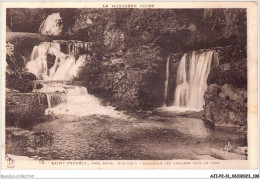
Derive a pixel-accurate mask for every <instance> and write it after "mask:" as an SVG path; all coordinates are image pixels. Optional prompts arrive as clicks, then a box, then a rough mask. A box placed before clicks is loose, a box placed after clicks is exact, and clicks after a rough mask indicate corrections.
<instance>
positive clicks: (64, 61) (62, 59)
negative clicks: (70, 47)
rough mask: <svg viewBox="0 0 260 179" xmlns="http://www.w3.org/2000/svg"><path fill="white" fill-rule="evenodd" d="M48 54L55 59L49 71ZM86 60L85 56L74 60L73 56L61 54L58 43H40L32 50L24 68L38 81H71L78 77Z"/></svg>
mask: <svg viewBox="0 0 260 179" xmlns="http://www.w3.org/2000/svg"><path fill="white" fill-rule="evenodd" d="M48 54H50V55H54V56H55V57H56V59H55V62H54V65H53V66H52V67H51V68H50V69H48V68H47V55H48ZM86 58H87V55H81V56H80V57H79V59H78V60H76V59H75V57H74V56H72V55H66V54H65V53H63V52H61V48H60V44H59V43H57V42H42V43H41V44H40V45H39V46H35V47H34V48H33V51H32V54H31V60H30V61H29V62H28V63H27V64H26V68H27V69H28V71H29V72H31V73H33V74H35V75H36V77H37V79H40V80H71V79H72V78H74V77H76V76H77V75H78V71H79V69H80V68H81V67H82V66H83V65H84V64H85V60H86Z"/></svg>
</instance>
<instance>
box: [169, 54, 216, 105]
mask: <svg viewBox="0 0 260 179" xmlns="http://www.w3.org/2000/svg"><path fill="white" fill-rule="evenodd" d="M212 57H213V51H208V52H203V53H195V52H192V55H191V57H190V59H188V60H189V61H187V54H184V55H183V57H182V58H181V61H180V64H179V67H178V71H177V80H176V85H177V86H176V89H175V94H174V104H173V105H174V106H175V107H186V108H191V109H202V108H203V105H204V98H203V97H204V93H205V91H206V90H207V78H208V75H209V72H210V69H211V66H212ZM214 64H215V63H214ZM186 65H187V66H186ZM187 69H188V70H187Z"/></svg>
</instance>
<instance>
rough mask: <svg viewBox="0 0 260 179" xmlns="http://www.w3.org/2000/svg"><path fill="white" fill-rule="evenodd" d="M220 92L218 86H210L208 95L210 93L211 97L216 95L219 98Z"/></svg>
mask: <svg viewBox="0 0 260 179" xmlns="http://www.w3.org/2000/svg"><path fill="white" fill-rule="evenodd" d="M219 92H220V89H219V86H218V85H217V84H212V85H210V86H208V88H207V93H209V94H210V95H214V96H217V95H218V94H219Z"/></svg>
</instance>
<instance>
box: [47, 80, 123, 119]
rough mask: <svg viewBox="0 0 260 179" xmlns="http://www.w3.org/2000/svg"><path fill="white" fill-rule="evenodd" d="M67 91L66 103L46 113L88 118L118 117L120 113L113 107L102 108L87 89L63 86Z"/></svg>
mask: <svg viewBox="0 0 260 179" xmlns="http://www.w3.org/2000/svg"><path fill="white" fill-rule="evenodd" d="M63 87H64V88H65V89H66V93H65V94H66V102H63V103H60V104H59V105H57V106H56V107H52V108H50V109H48V110H47V111H46V113H52V114H67V115H75V116H87V115H93V114H100V115H109V116H114V117H118V116H119V113H118V112H117V111H115V110H114V108H113V107H111V106H102V105H101V104H100V101H99V100H98V99H97V98H95V97H94V96H92V95H90V94H89V93H88V91H87V88H85V87H80V86H69V85H66V86H63Z"/></svg>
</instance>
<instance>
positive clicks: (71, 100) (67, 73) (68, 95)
mask: <svg viewBox="0 0 260 179" xmlns="http://www.w3.org/2000/svg"><path fill="white" fill-rule="evenodd" d="M81 47H87V45H85V44H80V43H78V44H77V43H76V44H75V43H74V42H73V43H69V44H68V46H67V49H68V53H70V54H75V53H78V52H79V50H80V48H81ZM48 54H50V55H54V56H55V62H54V64H53V65H52V66H51V67H50V69H48V68H47V60H48V59H47V55H48ZM86 59H87V55H81V56H80V57H79V58H78V60H76V59H75V56H73V55H67V54H65V53H63V52H61V48H60V43H57V42H43V43H41V44H40V45H38V46H35V47H34V48H33V51H32V54H31V60H30V61H29V62H28V63H27V65H26V67H27V69H28V70H29V71H30V72H31V73H33V74H35V75H36V77H37V78H38V79H40V80H43V82H41V83H43V88H41V89H40V91H39V92H41V93H45V94H46V97H47V103H48V109H47V110H46V113H47V114H50V113H51V114H62V115H63V114H65V115H76V116H86V115H92V114H100V115H109V116H114V117H118V116H119V113H118V112H117V111H115V110H114V108H113V107H110V106H102V105H101V104H100V101H99V100H98V99H97V98H95V97H94V96H92V95H90V94H89V93H88V91H87V88H85V87H80V86H71V85H66V84H62V83H61V82H63V81H67V80H71V79H73V78H74V77H76V76H77V75H78V74H79V70H80V68H81V67H82V66H83V65H84V64H85V62H86Z"/></svg>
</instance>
